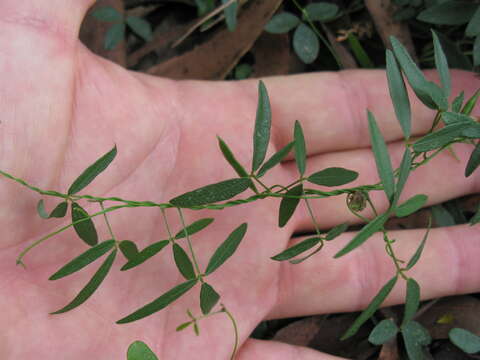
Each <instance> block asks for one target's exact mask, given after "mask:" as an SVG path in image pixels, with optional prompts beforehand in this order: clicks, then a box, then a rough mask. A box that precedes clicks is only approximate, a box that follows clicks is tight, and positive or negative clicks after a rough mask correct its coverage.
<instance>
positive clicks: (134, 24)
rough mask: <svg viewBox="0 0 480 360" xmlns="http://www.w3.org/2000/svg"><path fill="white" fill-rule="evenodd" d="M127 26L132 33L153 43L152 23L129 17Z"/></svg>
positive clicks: (136, 17)
mask: <svg viewBox="0 0 480 360" xmlns="http://www.w3.org/2000/svg"><path fill="white" fill-rule="evenodd" d="M126 22H127V25H128V26H129V27H130V29H132V31H133V32H134V33H135V34H137V35H138V36H140V37H141V38H142V39H143V40H145V41H152V39H153V35H152V26H151V25H150V23H149V22H148V21H146V20H144V19H142V18H141V17H138V16H128V17H127V20H126Z"/></svg>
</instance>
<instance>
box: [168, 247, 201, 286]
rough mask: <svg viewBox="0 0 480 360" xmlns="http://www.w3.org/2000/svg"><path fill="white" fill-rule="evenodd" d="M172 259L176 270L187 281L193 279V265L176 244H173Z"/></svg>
mask: <svg viewBox="0 0 480 360" xmlns="http://www.w3.org/2000/svg"><path fill="white" fill-rule="evenodd" d="M172 249H173V258H174V259H175V264H176V265H177V268H178V270H179V271H180V273H181V274H182V275H183V277H184V278H185V279H187V280H190V279H194V278H195V277H196V276H195V270H193V264H192V262H191V261H190V258H189V257H188V255H187V253H186V252H185V250H183V249H182V247H181V246H180V245H178V244H173V247H172Z"/></svg>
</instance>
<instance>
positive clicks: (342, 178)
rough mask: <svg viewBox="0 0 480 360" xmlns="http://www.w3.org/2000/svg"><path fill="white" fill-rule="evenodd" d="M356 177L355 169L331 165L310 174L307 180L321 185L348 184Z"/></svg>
mask: <svg viewBox="0 0 480 360" xmlns="http://www.w3.org/2000/svg"><path fill="white" fill-rule="evenodd" d="M357 178H358V173H357V172H356V171H352V170H348V169H344V168H341V167H331V168H327V169H324V170H321V171H318V172H316V173H314V174H312V175H310V176H309V177H308V178H307V180H308V181H310V182H311V183H314V184H317V185H323V186H339V185H345V184H348V183H350V182H352V181H354V180H356V179H357Z"/></svg>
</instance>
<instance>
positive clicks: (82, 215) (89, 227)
mask: <svg viewBox="0 0 480 360" xmlns="http://www.w3.org/2000/svg"><path fill="white" fill-rule="evenodd" d="M83 219H85V220H83ZM79 220H83V221H81V222H79V223H76V224H74V225H73V228H74V229H75V231H76V233H77V235H78V236H79V237H80V239H82V240H83V241H84V242H85V243H86V244H87V245H90V246H95V245H97V243H98V235H97V230H95V225H94V223H93V221H92V219H91V218H89V215H88V213H87V212H86V211H85V209H83V208H82V207H81V206H80V205H78V204H77V203H75V202H73V203H72V222H73V223H74V222H76V221H79Z"/></svg>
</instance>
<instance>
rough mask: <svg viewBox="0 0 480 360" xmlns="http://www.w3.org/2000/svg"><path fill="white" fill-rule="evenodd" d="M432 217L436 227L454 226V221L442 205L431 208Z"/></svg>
mask: <svg viewBox="0 0 480 360" xmlns="http://www.w3.org/2000/svg"><path fill="white" fill-rule="evenodd" d="M432 215H433V218H434V219H435V222H436V223H437V225H438V226H453V225H455V219H454V218H453V216H452V215H451V214H450V213H449V212H448V210H447V209H445V208H444V207H443V206H442V205H435V206H432Z"/></svg>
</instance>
